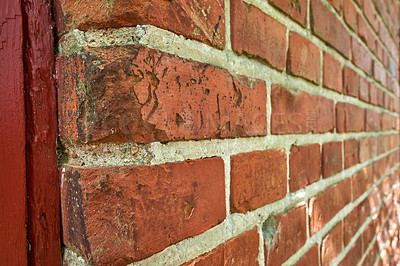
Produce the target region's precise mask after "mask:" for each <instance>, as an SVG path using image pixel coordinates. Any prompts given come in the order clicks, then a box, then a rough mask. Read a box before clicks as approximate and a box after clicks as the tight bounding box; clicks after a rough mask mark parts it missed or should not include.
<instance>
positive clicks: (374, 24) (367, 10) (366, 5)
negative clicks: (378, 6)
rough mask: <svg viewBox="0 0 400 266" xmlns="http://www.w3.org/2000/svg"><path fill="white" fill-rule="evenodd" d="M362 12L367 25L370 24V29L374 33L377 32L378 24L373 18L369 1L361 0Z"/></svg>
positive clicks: (373, 14) (373, 13) (374, 17)
mask: <svg viewBox="0 0 400 266" xmlns="http://www.w3.org/2000/svg"><path fill="white" fill-rule="evenodd" d="M362 7H363V11H364V14H365V16H366V17H367V19H368V21H369V23H371V25H372V27H373V28H374V30H375V31H376V32H378V29H379V22H378V20H377V18H376V16H375V12H374V10H373V9H374V8H373V7H372V5H371V1H369V0H363V5H362Z"/></svg>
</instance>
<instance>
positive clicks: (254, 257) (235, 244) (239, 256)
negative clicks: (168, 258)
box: [184, 228, 260, 266]
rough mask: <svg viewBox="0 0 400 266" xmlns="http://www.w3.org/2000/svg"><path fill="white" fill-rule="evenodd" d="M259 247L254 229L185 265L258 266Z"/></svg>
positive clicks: (256, 232)
mask: <svg viewBox="0 0 400 266" xmlns="http://www.w3.org/2000/svg"><path fill="white" fill-rule="evenodd" d="M259 245H260V242H259V235H258V231H257V228H254V229H252V230H250V231H247V232H245V233H243V234H241V235H239V236H237V237H234V238H232V239H230V240H228V241H226V242H225V243H223V244H221V245H219V246H218V247H216V248H215V249H213V250H211V251H210V252H208V253H206V254H204V255H202V256H200V257H198V258H196V259H194V260H192V261H191V262H188V263H185V264H184V265H185V266H202V265H204V266H207V265H258V253H259V251H258V249H259Z"/></svg>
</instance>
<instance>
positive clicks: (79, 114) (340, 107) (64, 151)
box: [55, 0, 400, 265]
mask: <svg viewBox="0 0 400 266" xmlns="http://www.w3.org/2000/svg"><path fill="white" fill-rule="evenodd" d="M55 13H56V21H57V31H58V34H59V42H58V54H57V63H56V65H57V66H56V68H57V69H56V70H57V90H58V115H59V132H60V158H59V165H60V180H61V181H60V183H61V216H62V217H61V218H62V231H63V243H64V245H65V247H66V248H65V252H64V264H65V265H83V264H91V265H103V264H105V265H126V264H130V263H134V264H135V265H182V264H184V265H264V264H265V265H281V264H284V265H294V264H296V265H328V264H332V265H357V264H360V265H396V264H397V263H400V248H399V246H400V245H399V222H400V205H399V203H398V202H399V201H400V179H399V175H400V158H399V157H400V149H399V142H400V134H399V130H400V119H399V114H400V103H399V99H400V85H399V80H400V78H399V75H400V71H399V28H400V2H399V1H397V0H374V1H372V0H335V1H329V0H185V1H184V0H153V1H150V0H135V1H134V0H80V1H78V0H56V1H55Z"/></svg>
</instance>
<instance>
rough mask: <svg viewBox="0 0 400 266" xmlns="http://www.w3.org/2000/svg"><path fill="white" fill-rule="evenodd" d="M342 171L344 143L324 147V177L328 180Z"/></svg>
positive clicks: (334, 143) (327, 144) (326, 144)
mask: <svg viewBox="0 0 400 266" xmlns="http://www.w3.org/2000/svg"><path fill="white" fill-rule="evenodd" d="M341 171H342V143H341V142H330V143H325V144H323V145H322V177H323V178H327V177H330V176H332V175H334V174H337V173H339V172H341Z"/></svg>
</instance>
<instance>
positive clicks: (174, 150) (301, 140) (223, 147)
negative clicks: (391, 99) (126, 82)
mask: <svg viewBox="0 0 400 266" xmlns="http://www.w3.org/2000/svg"><path fill="white" fill-rule="evenodd" d="M397 134H399V132H397V131H395V130H391V131H380V132H353V133H323V134H311V133H308V134H288V135H267V136H261V137H242V138H235V139H206V140H182V141H172V142H168V143H160V142H153V143H150V144H147V145H144V146H143V147H141V149H144V150H146V151H148V152H149V153H150V154H151V155H152V156H153V158H152V159H151V161H150V164H151V165H157V164H164V163H172V162H181V161H185V160H197V159H201V158H209V157H225V156H232V155H236V154H239V153H246V152H252V151H258V150H268V149H278V148H290V146H291V145H296V146H301V145H307V144H324V143H329V142H336V141H346V140H350V139H356V140H360V139H364V138H373V137H380V136H390V135H397ZM104 145H107V144H104ZM113 145H114V146H116V147H119V146H120V147H121V148H122V149H124V148H126V143H122V144H117V143H113ZM86 146H87V145H86V144H75V145H71V147H72V148H70V149H71V150H72V151H74V150H82V151H83V152H76V153H77V154H85V155H86V156H85V157H82V156H79V155H78V156H77V158H71V157H70V158H69V160H68V161H67V162H66V163H65V164H67V165H68V164H69V165H76V163H75V162H78V161H80V160H82V161H83V162H85V164H86V165H85V166H83V167H82V168H85V167H88V166H108V167H118V166H126V165H146V162H147V161H143V162H139V161H137V160H132V161H131V162H129V161H124V160H122V161H120V162H119V161H117V162H111V161H110V160H108V158H109V153H100V152H96V154H95V155H92V154H91V153H87V152H85V151H86V149H85V147H86ZM127 152H128V153H129V150H128V151H127ZM74 167H75V166H74Z"/></svg>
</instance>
